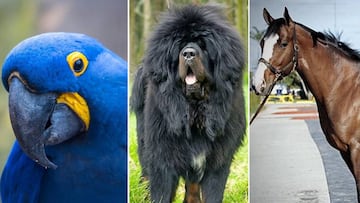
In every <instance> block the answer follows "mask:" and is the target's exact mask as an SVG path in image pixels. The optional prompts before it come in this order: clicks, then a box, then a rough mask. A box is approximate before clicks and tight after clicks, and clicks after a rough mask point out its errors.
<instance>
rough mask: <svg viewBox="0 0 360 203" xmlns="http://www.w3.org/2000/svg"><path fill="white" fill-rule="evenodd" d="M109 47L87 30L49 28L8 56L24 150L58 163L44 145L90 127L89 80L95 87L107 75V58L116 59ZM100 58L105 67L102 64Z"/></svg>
mask: <svg viewBox="0 0 360 203" xmlns="http://www.w3.org/2000/svg"><path fill="white" fill-rule="evenodd" d="M104 50H107V49H106V48H104V47H103V46H102V45H101V44H100V43H99V42H97V41H96V40H94V39H93V38H90V37H88V36H86V35H83V34H75V33H46V34H41V35H38V36H34V37H31V38H28V39H26V40H24V41H23V42H21V43H20V44H18V45H17V46H16V47H15V48H13V50H11V52H10V53H9V54H8V56H7V57H6V59H5V61H4V64H3V69H2V81H3V84H4V86H5V88H6V90H7V91H8V92H9V111H10V120H11V124H12V127H13V130H14V134H15V136H16V138H17V141H18V142H19V144H20V146H21V148H22V150H23V151H24V152H25V153H26V154H27V155H28V156H29V157H30V158H31V159H32V160H34V161H35V162H37V163H39V164H40V165H42V166H43V167H45V168H56V167H57V166H56V165H55V164H54V163H52V162H51V161H50V160H49V159H48V158H47V156H46V152H45V146H48V145H58V144H60V143H63V142H66V141H67V140H69V139H73V138H74V137H76V136H79V135H80V134H83V133H86V132H87V131H88V130H89V127H90V125H91V120H92V115H91V114H92V113H91V111H90V110H89V101H88V100H89V99H90V98H94V97H96V95H94V93H93V94H92V95H90V93H89V92H91V90H89V86H90V85H89V84H91V85H93V87H94V86H95V85H96V83H97V82H98V81H99V79H101V78H105V79H106V77H107V75H109V74H106V73H104V72H106V68H107V67H106V61H108V62H109V63H111V62H112V61H111V60H114V59H112V58H111V56H109V54H104V52H105V51H104ZM106 53H109V52H106ZM111 54H112V53H111ZM111 54H110V55H111ZM100 56H102V57H100ZM99 58H102V59H101V63H102V64H105V66H104V65H103V66H102V67H99V66H98V64H97V63H99V60H100V59H99ZM109 66H110V65H109ZM89 72H90V73H95V72H97V73H99V74H89ZM94 75H95V76H94ZM85 86H87V87H85ZM94 89H95V88H94ZM98 100H99V99H98Z"/></svg>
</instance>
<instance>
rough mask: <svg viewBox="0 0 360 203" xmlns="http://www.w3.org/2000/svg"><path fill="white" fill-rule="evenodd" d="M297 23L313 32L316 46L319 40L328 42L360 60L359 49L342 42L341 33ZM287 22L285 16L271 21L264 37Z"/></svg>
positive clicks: (351, 57)
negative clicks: (319, 29) (324, 30)
mask: <svg viewBox="0 0 360 203" xmlns="http://www.w3.org/2000/svg"><path fill="white" fill-rule="evenodd" d="M295 23H296V25H298V26H300V27H302V28H303V29H304V30H306V31H307V32H309V33H310V34H311V37H312V40H313V46H314V47H315V46H317V43H318V42H319V41H321V42H322V43H325V44H328V45H330V46H332V47H334V48H335V49H337V50H339V51H340V52H341V53H343V54H345V55H346V56H348V57H349V58H350V59H352V60H355V61H360V52H359V50H356V49H352V48H351V47H350V46H349V44H348V43H346V42H342V41H341V40H340V37H341V34H337V35H335V34H333V33H332V32H330V31H328V32H317V31H315V30H313V29H311V28H309V27H307V26H305V25H303V24H301V23H297V22H295ZM285 24H286V22H285V19H284V18H279V19H276V20H274V21H273V22H272V23H271V25H270V26H269V28H268V29H267V30H266V33H265V35H264V37H267V36H269V35H271V34H272V33H276V32H277V31H278V30H279V29H280V27H281V26H283V25H285Z"/></svg>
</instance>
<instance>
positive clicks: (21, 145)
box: [1, 33, 127, 203]
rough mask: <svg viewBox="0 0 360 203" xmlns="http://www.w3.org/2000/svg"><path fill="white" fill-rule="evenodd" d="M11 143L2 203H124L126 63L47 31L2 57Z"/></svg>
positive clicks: (83, 41)
mask: <svg viewBox="0 0 360 203" xmlns="http://www.w3.org/2000/svg"><path fill="white" fill-rule="evenodd" d="M2 81H3V84H4V86H5V88H6V90H7V91H8V92H9V111H10V120H11V124H12V127H13V130H14V134H15V136H16V141H15V144H14V146H13V148H12V150H11V152H10V155H9V158H8V160H7V163H6V165H5V168H4V171H3V174H2V176H1V198H2V201H3V202H4V203H7V202H11V203H14V202H97V203H99V202H116V203H121V202H127V63H126V62H125V61H124V60H123V59H121V58H120V57H119V56H117V55H116V54H114V53H113V52H111V51H110V50H108V49H107V48H105V47H104V46H103V45H101V44H100V43H99V42H98V41H96V40H95V39H93V38H90V37H88V36H86V35H83V34H75V33H45V34H41V35H38V36H34V37H31V38H29V39H26V40H24V41H23V42H21V43H20V44H18V45H17V46H16V47H15V48H14V49H13V50H12V51H11V52H10V53H9V54H8V56H7V57H6V59H5V61H4V64H3V69H2Z"/></svg>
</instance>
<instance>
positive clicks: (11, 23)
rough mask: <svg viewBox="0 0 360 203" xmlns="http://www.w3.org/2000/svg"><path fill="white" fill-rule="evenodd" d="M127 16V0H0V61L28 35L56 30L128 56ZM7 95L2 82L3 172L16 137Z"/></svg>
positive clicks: (0, 161)
mask: <svg viewBox="0 0 360 203" xmlns="http://www.w3.org/2000/svg"><path fill="white" fill-rule="evenodd" d="M127 16H128V15H127V0H102V1H97V0H62V1H57V0H11V1H10V0H0V30H1V31H0V62H1V64H2V63H3V60H4V58H5V57H6V55H7V53H8V52H9V51H10V50H11V49H12V48H13V47H14V46H15V45H16V44H18V43H19V42H20V41H22V40H24V39H25V38H28V37H30V36H32V35H36V34H39V33H43V32H54V31H64V32H79V33H84V34H87V35H89V36H92V37H94V38H96V39H98V40H99V41H100V42H102V43H103V44H104V45H105V46H106V47H108V48H109V49H111V50H113V51H114V52H116V53H117V54H119V55H120V56H122V57H123V58H124V59H127ZM0 69H1V68H0ZM7 97H8V95H7V92H6V90H5V89H4V88H3V85H0V173H1V172H2V170H3V166H4V164H5V161H6V159H7V156H8V153H9V151H10V148H11V146H12V143H13V141H14V138H15V137H14V135H13V133H12V129H11V125H10V120H9V116H8V103H7Z"/></svg>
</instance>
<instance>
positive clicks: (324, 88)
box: [297, 31, 359, 103]
mask: <svg viewBox="0 0 360 203" xmlns="http://www.w3.org/2000/svg"><path fill="white" fill-rule="evenodd" d="M303 32H306V31H303ZM309 35H310V34H309V33H307V35H305V34H304V35H300V34H299V37H298V45H299V59H298V63H299V64H298V67H297V71H298V73H299V74H300V76H301V77H302V79H303V80H304V82H305V83H306V85H307V86H308V87H309V89H310V91H311V92H312V93H313V95H314V97H315V98H316V100H317V101H318V102H321V103H323V102H326V101H325V100H326V99H328V98H329V95H331V92H333V91H336V90H337V89H339V88H341V86H342V83H343V82H344V80H343V79H342V78H343V77H349V76H351V75H355V74H356V75H357V77H358V76H359V71H357V70H354V67H355V66H356V65H355V64H354V62H352V61H351V60H350V59H348V58H346V56H344V55H343V54H341V53H339V51H338V50H334V49H335V48H333V47H330V46H329V45H325V44H322V43H320V42H318V43H317V45H316V46H313V42H312V38H311V37H309Z"/></svg>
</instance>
